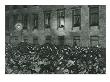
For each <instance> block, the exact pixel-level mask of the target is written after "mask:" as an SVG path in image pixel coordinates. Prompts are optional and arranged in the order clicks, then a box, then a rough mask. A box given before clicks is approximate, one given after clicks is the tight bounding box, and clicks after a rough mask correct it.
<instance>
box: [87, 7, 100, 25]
mask: <svg viewBox="0 0 110 82" xmlns="http://www.w3.org/2000/svg"><path fill="white" fill-rule="evenodd" d="M89 19H90V21H89V23H90V26H98V25H99V7H98V6H89Z"/></svg>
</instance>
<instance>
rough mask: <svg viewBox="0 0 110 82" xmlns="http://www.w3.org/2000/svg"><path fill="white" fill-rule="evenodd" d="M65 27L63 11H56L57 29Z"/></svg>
mask: <svg viewBox="0 0 110 82" xmlns="http://www.w3.org/2000/svg"><path fill="white" fill-rule="evenodd" d="M64 27H65V9H58V10H57V28H64Z"/></svg>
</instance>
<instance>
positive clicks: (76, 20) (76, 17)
mask: <svg viewBox="0 0 110 82" xmlns="http://www.w3.org/2000/svg"><path fill="white" fill-rule="evenodd" d="M80 25H81V9H80V8H74V9H73V10H72V29H73V27H80Z"/></svg>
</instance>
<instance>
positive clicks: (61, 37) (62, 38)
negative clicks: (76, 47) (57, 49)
mask: <svg viewBox="0 0 110 82" xmlns="http://www.w3.org/2000/svg"><path fill="white" fill-rule="evenodd" d="M64 39H65V37H64V36H58V41H59V45H64Z"/></svg>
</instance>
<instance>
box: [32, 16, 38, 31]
mask: <svg viewBox="0 0 110 82" xmlns="http://www.w3.org/2000/svg"><path fill="white" fill-rule="evenodd" d="M33 18H34V20H33V22H34V29H38V14H33Z"/></svg>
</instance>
